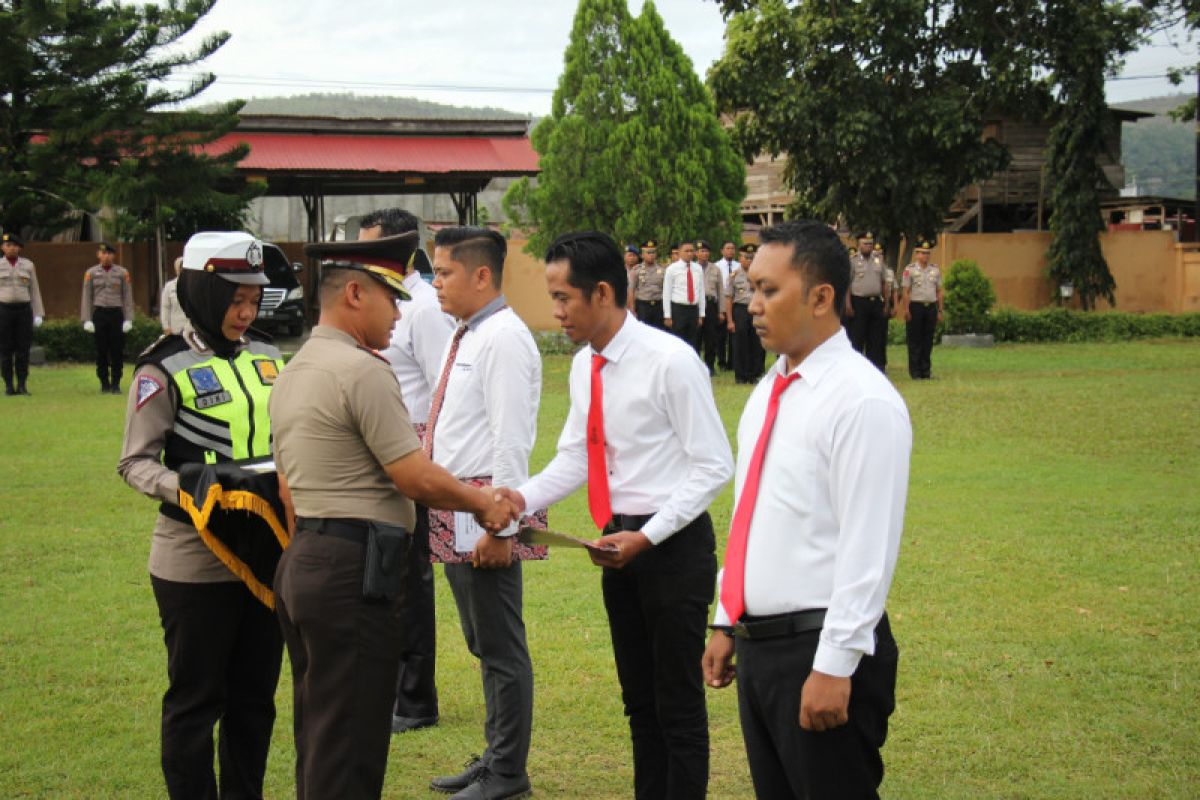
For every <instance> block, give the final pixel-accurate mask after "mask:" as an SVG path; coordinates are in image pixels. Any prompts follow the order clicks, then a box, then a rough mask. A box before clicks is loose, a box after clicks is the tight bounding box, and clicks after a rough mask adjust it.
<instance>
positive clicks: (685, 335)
mask: <svg viewBox="0 0 1200 800" xmlns="http://www.w3.org/2000/svg"><path fill="white" fill-rule="evenodd" d="M671 332H672V333H674V334H675V335H676V336H678V337H679V338H680V339H683V340H684V341H685V342H687V343H688V344H690V345H691V346H692V348H693V349H694V350H695V351H696V353H697V355H698V354H699V353H700V306H698V305H694V306H689V305H684V304H681V303H671Z"/></svg>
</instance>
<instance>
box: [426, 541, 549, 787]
mask: <svg viewBox="0 0 1200 800" xmlns="http://www.w3.org/2000/svg"><path fill="white" fill-rule="evenodd" d="M446 580H447V581H449V583H450V589H451V591H452V592H453V593H454V602H455V604H456V605H457V606H458V618H459V622H460V623H461V624H462V632H463V636H464V637H465V638H466V640H467V650H469V651H470V652H471V655H473V656H475V657H476V658H477V659H479V665H480V671H481V673H482V677H483V699H484V704H485V706H486V715H485V717H484V723H483V735H484V738H485V739H486V740H487V749H486V750H485V751H484V753H483V759H484V761H486V762H488V764H489V766H490V767H491V770H492V771H493V772H495V773H497V774H499V775H507V776H517V775H522V776H523V775H525V765H526V762H527V761H528V760H529V740H530V737H531V735H532V733H533V663H532V662H531V661H530V659H529V646H528V644H526V641H525V621H524V620H523V619H522V617H521V603H522V595H523V586H522V580H521V562H520V561H514V562H513V563H512V566H510V567H505V568H504V569H475V568H474V567H472V566H471V565H470V563H466V564H447V565H446Z"/></svg>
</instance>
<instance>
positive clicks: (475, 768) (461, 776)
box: [429, 756, 488, 793]
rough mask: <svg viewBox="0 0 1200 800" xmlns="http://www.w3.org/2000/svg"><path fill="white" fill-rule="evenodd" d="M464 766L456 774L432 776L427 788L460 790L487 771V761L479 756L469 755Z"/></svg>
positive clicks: (438, 790)
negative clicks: (439, 776)
mask: <svg viewBox="0 0 1200 800" xmlns="http://www.w3.org/2000/svg"><path fill="white" fill-rule="evenodd" d="M464 767H465V769H463V771H462V772H460V773H458V774H457V775H447V776H444V777H441V778H434V779H433V780H431V781H430V782H429V788H430V789H433V790H434V791H435V792H446V793H450V792H461V791H462V790H463V789H465V788H467V787H468V786H470V785H471V784H472V783H474V782H475V781H477V780H479V778H480V776H482V775H484V774H485V773H487V771H488V768H487V762H485V761H484V760H483V759H482V758H480V757H479V756H471V758H470V760H468V761H467V763H466V764H465V765H464Z"/></svg>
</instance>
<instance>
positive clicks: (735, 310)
mask: <svg viewBox="0 0 1200 800" xmlns="http://www.w3.org/2000/svg"><path fill="white" fill-rule="evenodd" d="M757 249H758V248H757V247H755V246H754V245H753V244H744V245H742V249H741V251H740V252H739V253H738V262H739V263H738V266H737V267H735V268H734V270H733V272H731V273H729V296H728V297H727V298H726V307H725V309H726V318H727V319H728V322H727V323H726V325H727V328H728V330H729V332H730V333H732V334H733V376H734V378H735V380H736V381H737V382H738V383H755V382H756V381H758V379H759V377H760V376H761V375H762V372H763V366H764V361H765V359H766V353H765V352H764V351H763V347H762V342H760V341H759V339H758V332H757V331H755V330H754V319H753V318H752V317H751V316H750V299H751V298H752V297H753V296H754V287H753V286H752V285H751V283H750V275H749V270H750V262H751V261H753V260H754V253H755V252H756V251H757Z"/></svg>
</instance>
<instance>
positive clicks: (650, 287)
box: [633, 262, 667, 301]
mask: <svg viewBox="0 0 1200 800" xmlns="http://www.w3.org/2000/svg"><path fill="white" fill-rule="evenodd" d="M666 274H667V268H666V267H664V266H663V265H662V264H655V265H654V266H647V265H646V263H645V262H642V263H641V264H638V265H637V267H636V268H635V269H634V270H633V299H634V300H642V301H655V300H662V298H663V278H664V277H666Z"/></svg>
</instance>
